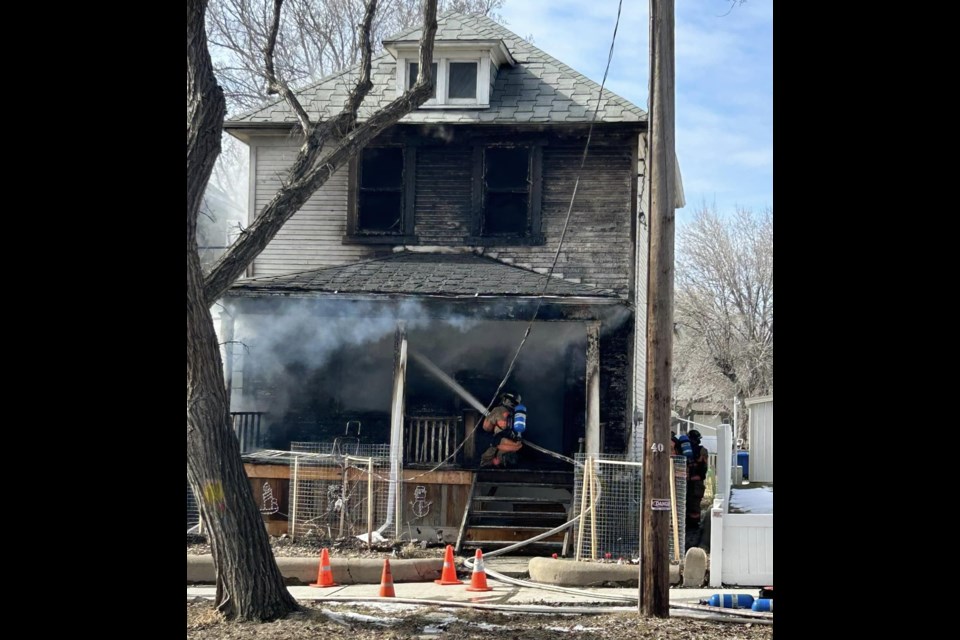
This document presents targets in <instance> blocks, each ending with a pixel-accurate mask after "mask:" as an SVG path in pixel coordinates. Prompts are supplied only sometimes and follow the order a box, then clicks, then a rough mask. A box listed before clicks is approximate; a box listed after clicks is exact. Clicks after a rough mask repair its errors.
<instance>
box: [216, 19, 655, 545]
mask: <svg viewBox="0 0 960 640" xmlns="http://www.w3.org/2000/svg"><path fill="white" fill-rule="evenodd" d="M419 38H420V29H419V28H417V29H412V30H410V31H407V32H405V33H403V34H400V35H398V36H396V37H394V38H391V39H389V40H387V41H385V42H384V47H385V51H384V52H383V53H382V54H381V55H379V56H377V57H376V58H375V59H374V60H373V70H372V79H373V82H374V87H373V89H372V90H371V91H370V93H369V95H368V96H367V97H366V99H365V100H364V102H363V105H362V106H361V108H360V111H359V117H360V119H361V120H363V119H365V118H366V117H369V115H370V114H371V113H372V112H373V111H374V110H376V109H377V108H379V107H381V106H383V105H386V104H387V103H388V102H389V101H390V100H391V99H393V98H394V97H395V96H397V95H398V94H399V93H400V92H401V91H403V90H404V89H405V88H406V87H408V86H409V85H410V84H411V83H412V82H413V80H414V79H415V78H416V75H417V62H416V61H417V55H418V41H419ZM434 60H435V62H434V66H435V69H436V78H437V88H436V94H435V97H434V98H433V99H431V100H430V101H428V102H427V103H426V104H425V105H423V106H422V107H421V108H419V109H418V110H416V111H415V112H413V113H411V114H408V115H407V116H405V117H404V118H403V119H402V120H401V121H400V123H399V124H397V125H395V126H393V127H391V128H390V129H388V130H387V131H385V132H384V133H383V134H382V135H380V136H379V137H378V138H377V139H375V140H374V141H373V142H372V143H370V144H369V145H368V146H367V147H366V148H365V149H364V151H363V152H362V155H361V156H360V157H359V158H357V159H356V160H355V161H354V162H352V163H350V165H349V166H345V167H343V168H342V169H340V170H339V171H337V173H336V174H334V176H333V177H332V178H331V179H330V180H329V181H328V182H327V183H326V184H325V185H324V187H323V188H322V189H320V191H318V192H317V193H316V194H315V195H314V196H313V197H312V198H311V199H310V200H309V201H308V202H307V203H306V204H305V206H304V207H303V208H302V210H301V211H299V212H298V213H297V214H296V215H294V216H293V218H292V219H291V220H290V221H289V222H288V223H287V224H286V225H285V226H284V228H283V229H282V230H281V231H280V232H279V233H278V234H277V236H276V237H275V238H274V239H273V241H272V242H271V243H270V245H269V246H268V247H267V248H266V249H265V250H264V251H263V253H261V254H260V256H258V258H257V259H256V261H255V262H254V264H253V265H252V267H251V268H250V270H249V272H248V277H247V278H245V279H243V280H240V281H238V282H237V283H236V284H235V285H234V286H233V287H231V288H230V290H229V291H228V292H227V293H226V295H225V296H224V298H223V300H222V302H223V303H224V306H225V308H226V309H227V313H226V314H224V316H223V317H224V320H225V322H226V324H224V326H223V329H222V333H223V334H225V335H224V336H223V339H225V340H231V339H232V340H234V341H235V342H236V344H235V345H233V347H234V348H232V349H228V350H227V352H226V358H225V367H226V369H227V379H228V384H229V386H230V388H231V406H232V408H233V410H234V411H238V412H240V411H243V412H255V413H257V414H258V415H259V414H262V444H263V446H266V447H269V448H275V449H286V448H287V447H289V445H290V443H291V442H292V441H294V442H295V441H314V442H319V441H332V440H334V439H335V438H342V437H343V436H345V434H346V433H347V431H348V429H349V430H350V435H351V436H356V437H357V438H359V440H360V442H362V443H370V444H377V443H380V444H387V443H390V444H391V445H392V446H393V447H394V450H395V451H396V450H398V449H401V448H402V452H403V460H402V462H403V465H404V467H405V468H408V469H409V468H421V469H422V468H433V467H435V466H436V465H437V464H438V463H441V462H442V463H443V469H446V470H451V471H460V472H461V473H460V474H459V475H457V474H454V473H448V474H447V475H446V476H444V477H445V478H446V479H445V480H443V481H442V483H446V484H449V485H451V486H453V485H460V489H461V490H462V491H466V490H467V487H469V486H470V485H471V483H472V481H473V479H472V476H471V474H472V473H473V470H475V469H476V466H477V460H478V458H479V456H480V453H481V452H482V451H481V447H480V446H475V445H474V440H473V438H472V437H471V434H472V432H473V429H474V426H475V425H476V422H477V420H478V418H479V414H478V412H477V411H476V410H475V409H474V408H472V407H471V404H470V403H469V402H468V401H467V400H466V399H465V398H464V397H463V396H462V395H460V394H458V393H455V392H454V391H453V390H452V388H451V386H450V385H449V384H447V383H445V382H443V381H442V380H441V379H440V377H438V376H437V375H436V374H434V373H431V372H430V370H429V368H428V366H427V365H425V364H424V359H425V360H426V361H427V362H430V363H434V364H435V365H436V366H437V367H439V369H440V370H442V371H443V372H445V373H446V374H448V375H449V376H450V377H451V378H453V379H454V380H455V381H456V383H457V384H459V385H461V386H462V387H463V388H465V389H466V390H467V391H468V392H469V393H470V394H472V395H473V396H475V397H476V398H477V399H478V400H479V401H480V403H482V404H483V405H489V404H490V403H491V401H492V400H493V399H494V394H495V391H496V390H497V385H498V384H499V382H500V381H501V379H502V378H503V376H504V375H505V374H506V373H507V371H508V369H509V368H510V365H511V362H512V361H513V359H514V357H515V354H516V353H517V349H518V347H519V346H520V344H521V342H522V341H523V339H524V335H525V331H526V329H527V326H528V323H529V321H530V320H531V318H533V317H534V314H535V313H536V320H535V322H534V323H533V325H532V330H531V332H530V334H529V337H528V338H527V339H526V341H525V342H523V345H524V346H523V349H522V351H520V353H519V356H517V357H516V363H515V366H514V367H513V370H512V373H511V375H510V378H509V380H508V382H507V384H506V386H505V387H504V390H513V391H516V392H519V393H521V394H522V396H523V402H524V404H526V405H527V407H528V412H529V414H528V421H527V424H528V428H527V432H526V436H527V437H528V439H529V440H530V441H532V442H534V443H535V444H537V445H539V446H542V447H544V448H546V449H549V450H551V451H555V452H558V453H560V454H563V455H565V456H571V457H572V456H573V455H574V454H576V453H577V452H578V451H585V452H588V453H589V452H593V453H600V452H603V453H616V454H623V453H628V454H630V455H634V451H635V449H636V441H637V434H636V433H634V427H635V425H634V418H633V416H634V415H638V414H639V412H640V411H642V403H643V393H644V387H643V375H642V373H643V369H644V367H645V359H646V358H645V350H644V343H645V338H644V337H645V320H646V298H645V292H646V287H645V283H646V277H647V275H646V244H647V235H646V233H647V229H646V222H645V220H644V219H643V216H642V215H641V211H640V209H638V203H639V204H640V205H641V207H642V202H641V201H642V200H643V198H642V190H643V174H644V170H643V162H642V156H643V149H644V146H645V131H646V123H647V116H646V113H645V112H644V111H643V110H642V109H640V108H639V107H637V106H635V105H633V104H631V103H629V102H628V101H626V100H624V99H623V98H620V97H619V96H617V95H615V94H613V93H611V92H610V91H609V90H607V89H604V92H603V97H602V99H600V87H599V85H598V84H597V83H596V82H594V81H592V80H590V79H588V78H586V77H584V76H582V75H581V74H579V73H577V72H576V71H574V70H573V69H571V68H570V67H568V66H567V65H565V64H563V63H562V62H560V61H558V60H556V59H554V58H552V57H550V56H549V55H547V54H546V53H544V52H543V51H541V50H539V49H538V48H536V47H534V46H533V45H531V44H530V43H529V42H526V41H524V40H523V39H522V38H520V37H518V36H517V35H516V34H514V33H511V32H510V31H509V30H507V29H505V28H504V27H503V26H501V25H499V24H497V23H496V22H494V21H493V20H490V19H489V18H485V17H476V16H466V15H463V14H458V13H453V12H449V13H445V14H443V15H441V16H439V17H438V30H437V34H436V41H435V46H434ZM355 80H356V68H354V69H351V70H349V71H346V72H343V73H339V74H335V75H333V76H330V77H328V78H325V79H323V80H321V81H319V82H317V83H316V84H314V85H312V86H310V87H307V88H306V89H303V90H302V91H300V92H298V95H299V97H300V100H301V103H302V104H303V105H304V107H305V108H306V110H307V111H308V113H309V114H310V115H311V117H313V118H316V119H324V118H329V117H331V116H333V115H335V114H336V113H338V112H339V111H340V109H341V107H342V105H343V103H344V101H345V99H346V97H347V95H348V92H349V90H350V89H351V87H352V86H353V83H354V82H355ZM598 102H599V111H598V112H597V115H596V124H595V127H594V129H593V133H592V138H591V141H590V148H589V154H588V155H587V157H586V161H585V164H584V166H583V169H582V171H579V167H580V162H581V158H582V156H583V152H584V145H585V143H586V137H587V132H588V128H589V125H590V122H591V120H592V118H593V116H594V110H595V109H596V107H597V105H598ZM295 123H296V119H295V117H294V115H293V113H292V112H291V110H290V108H289V107H288V106H287V104H286V103H284V102H283V101H276V102H274V103H271V104H269V105H267V106H265V107H263V108H261V109H258V110H255V111H252V112H250V113H247V114H245V115H243V116H241V117H238V118H235V119H232V120H230V121H228V122H227V123H226V125H225V130H226V131H227V132H228V133H230V134H232V135H234V136H235V137H237V138H238V139H240V140H242V141H243V142H245V143H247V144H248V145H249V147H250V192H249V203H250V211H251V216H253V215H256V213H257V212H258V211H259V210H260V209H262V207H263V206H264V205H265V204H266V203H267V202H269V200H270V199H271V198H272V197H273V195H274V194H275V192H276V190H277V188H278V187H279V185H280V184H281V182H282V180H283V179H284V174H285V170H286V169H287V167H288V166H289V165H290V163H291V161H292V159H293V158H294V156H295V154H296V151H297V148H298V139H297V135H296V133H294V132H295V131H296V126H295ZM578 175H579V177H580V183H579V187H578V190H577V195H576V201H575V203H574V205H573V209H572V215H571V217H570V224H569V228H568V229H567V232H566V236H565V238H564V239H563V244H562V247H561V248H560V252H559V259H558V261H557V267H556V271H555V273H554V274H553V275H554V277H553V278H551V279H549V283H546V284H547V288H546V291H545V294H544V295H543V297H541V292H542V291H543V287H544V284H545V281H546V280H547V276H546V275H544V274H546V273H547V272H548V270H549V268H550V265H551V263H552V262H553V260H554V256H555V254H556V253H557V250H558V243H559V242H560V237H561V233H562V231H563V225H564V220H565V218H566V215H567V210H568V207H569V205H570V197H571V194H572V192H573V188H574V182H575V180H576V178H577V176H578ZM408 355H409V356H410V357H409V359H405V358H406V356H408ZM418 358H420V359H418ZM401 425H402V426H401ZM401 429H402V432H401ZM465 438H466V443H465V445H464V446H463V447H462V449H459V450H457V451H456V453H455V454H454V455H453V456H452V457H451V456H450V454H451V452H453V451H454V450H455V448H456V447H457V445H459V444H460V443H461V442H463V441H464V439H465ZM437 440H442V443H441V446H439V447H431V446H424V444H423V443H424V442H430V443H432V442H435V441H437ZM521 467H522V469H523V471H516V472H513V474H512V475H511V477H512V478H514V479H515V480H516V481H518V482H523V478H524V473H527V474H528V476H527V477H530V478H535V477H538V478H541V479H542V473H543V472H545V471H546V470H558V469H566V470H567V472H569V470H570V467H569V465H564V463H562V462H559V461H558V460H556V459H554V458H552V457H550V456H547V455H544V454H540V453H537V452H536V451H534V450H532V449H530V448H529V447H528V448H527V449H526V450H525V452H524V456H523V458H522V464H521ZM538 474H539V475H538ZM553 478H554V479H553V480H551V482H554V484H556V485H557V486H562V485H564V483H566V482H567V481H568V480H571V479H572V475H571V476H563V475H562V474H561V475H559V476H554V477H553ZM432 486H433V485H431V487H432ZM431 490H432V488H431ZM444 495H446V493H444ZM457 495H461V498H459V500H460V502H459V503H457V505H453V504H452V503H451V504H452V508H451V509H450V513H449V514H447V515H445V516H444V519H443V520H438V521H437V522H436V523H434V524H435V526H437V527H440V526H443V527H450V526H451V523H452V524H453V529H454V532H455V531H456V527H457V526H459V525H460V524H461V521H460V517H461V515H462V510H463V504H464V503H463V495H462V494H457ZM437 499H440V498H439V494H437ZM458 507H459V508H458ZM439 517H440V516H439V515H438V518H439ZM468 537H469V536H468Z"/></svg>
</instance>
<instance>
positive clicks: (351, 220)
mask: <svg viewBox="0 0 960 640" xmlns="http://www.w3.org/2000/svg"><path fill="white" fill-rule="evenodd" d="M385 147H399V148H401V149H402V151H403V167H402V169H401V177H400V185H401V186H400V193H401V196H400V205H401V210H400V229H399V230H398V231H396V232H389V231H376V230H363V229H360V228H359V222H360V188H361V187H360V182H361V178H362V176H361V172H362V171H361V166H362V157H363V151H365V150H366V149H368V148H385ZM416 166H417V148H416V147H415V146H412V145H402V144H378V145H368V146H367V147H364V149H363V150H361V152H360V153H359V154H357V155H355V156H354V157H353V158H351V160H350V166H349V175H348V179H347V233H346V235H345V236H344V237H343V240H342V242H343V244H415V243H416V242H417V237H416V234H415V230H414V229H415V226H414V225H415V222H416V221H415V219H414V213H415V208H414V207H415V204H416Z"/></svg>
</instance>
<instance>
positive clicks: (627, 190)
mask: <svg viewBox="0 0 960 640" xmlns="http://www.w3.org/2000/svg"><path fill="white" fill-rule="evenodd" d="M594 142H596V140H594ZM634 144H635V141H634ZM582 154H583V146H582V144H568V145H563V146H553V145H548V146H545V147H544V149H543V209H542V228H541V233H543V235H544V236H546V238H547V242H546V244H545V245H540V246H532V247H496V248H495V250H496V251H497V253H498V254H499V255H498V257H500V258H512V259H514V261H515V262H516V263H518V264H525V265H530V267H531V268H534V269H537V268H543V269H549V268H550V265H551V263H552V262H553V257H554V254H555V253H556V250H557V242H558V240H559V238H560V234H561V233H562V231H563V223H564V220H565V219H566V215H567V208H568V207H569V206H570V195H571V194H572V192H573V185H574V183H575V182H576V179H577V169H578V167H579V165H580V158H581V155H582ZM630 165H631V145H630V144H628V143H626V142H624V143H623V144H622V145H617V144H614V145H604V146H600V145H596V146H594V145H593V144H591V149H590V153H589V155H588V156H587V161H586V164H585V165H584V167H583V173H582V174H581V176H580V186H579V187H578V188H577V198H576V201H575V202H574V206H573V211H572V213H571V215H570V224H569V227H568V229H567V235H566V238H565V239H564V243H563V248H562V249H561V251H560V256H559V258H558V260H557V267H556V271H557V272H558V273H562V274H563V277H565V278H580V279H581V280H582V281H583V282H584V283H587V284H593V285H596V286H599V287H603V288H607V289H613V290H614V291H616V292H618V293H620V294H621V295H623V296H624V297H626V295H627V292H628V290H629V279H630V262H631V259H632V256H633V252H632V244H633V241H632V239H631V237H630V211H631V193H632V190H631V180H633V174H634V172H633V171H632V170H631V166H630Z"/></svg>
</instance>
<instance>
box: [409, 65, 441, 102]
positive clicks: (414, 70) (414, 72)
mask: <svg viewBox="0 0 960 640" xmlns="http://www.w3.org/2000/svg"><path fill="white" fill-rule="evenodd" d="M430 67H431V68H432V69H433V93H432V94H430V99H431V100H433V99H435V98H436V97H437V86H438V85H439V84H440V76H438V75H437V63H436V62H434V63H433V64H432V65H430ZM409 68H410V72H409V75H408V77H407V89H412V88H413V85H415V84H416V83H417V76H418V75H420V63H419V62H411V63H410V64H409Z"/></svg>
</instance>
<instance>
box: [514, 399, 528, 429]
mask: <svg viewBox="0 0 960 640" xmlns="http://www.w3.org/2000/svg"><path fill="white" fill-rule="evenodd" d="M526 430H527V406H526V405H523V404H518V405H517V407H516V409H514V410H513V431H514V432H515V433H516V434H517V435H518V436H522V435H523V432H524V431H526Z"/></svg>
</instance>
